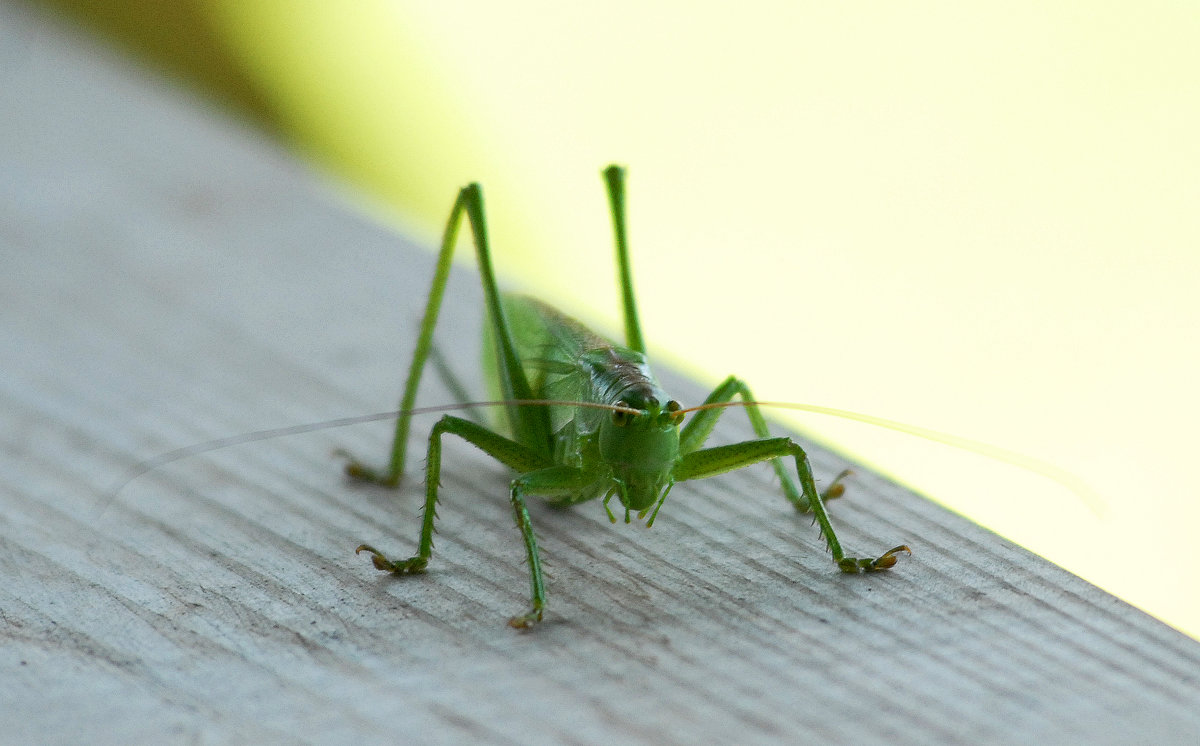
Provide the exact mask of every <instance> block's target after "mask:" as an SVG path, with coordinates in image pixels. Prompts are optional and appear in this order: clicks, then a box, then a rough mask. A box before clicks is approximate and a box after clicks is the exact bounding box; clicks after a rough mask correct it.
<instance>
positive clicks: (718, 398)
mask: <svg viewBox="0 0 1200 746" xmlns="http://www.w3.org/2000/svg"><path fill="white" fill-rule="evenodd" d="M735 396H737V397H741V400H742V401H744V402H753V401H754V395H753V394H751V393H750V387H749V386H747V385H746V383H745V381H743V380H741V379H740V378H738V377H737V376H729V377H728V378H726V379H725V380H724V381H722V382H721V384H720V385H719V386H717V387H716V388H715V389H713V391H712V393H711V394H709V395H708V398H707V399H705V400H704V403H705V404H717V403H724V402H729V401H733V398H734V397H735ZM743 409H745V410H746V416H747V417H749V418H750V425H751V426H752V427H753V428H754V434H755V435H757V436H758V437H760V438H770V437H772V436H771V432H770V430H768V429H767V421H766V419H764V418H763V416H762V412H760V411H759V409H758V407H756V406H754V405H748V406H746V407H743ZM724 412H725V408H724V407H716V408H713V409H702V410H700V411H699V412H696V413H695V414H694V415H692V418H691V420H689V421H688V423H687V424H686V425H684V426H683V429H682V430H681V431H680V433H679V452H680V453H682V454H684V455H686V454H689V453H691V452H693V451H696V450H697V449H699V448H701V447H702V446H703V445H704V442H705V441H706V440H708V436H709V435H710V434H712V431H713V428H714V427H716V424H717V420H718V419H720V417H721V415H722V414H723V413H724ZM771 467H772V468H774V469H775V474H776V475H777V476H778V477H779V483H780V484H781V485H782V486H783V494H784V495H785V496H786V497H787V499H788V501H789V502H790V503H791V504H792V505H794V506H795V507H796V510H799V511H800V512H802V513H807V512H808V511H809V510H811V508H810V507H809V505H810V504H809V501H808V499H807V498H806V497H804V495H803V493H802V492H801V491H800V490H799V489H797V488H796V483H795V482H794V481H793V480H792V477H791V475H789V474H788V472H787V468H786V466H785V465H784V463H783V459H782V458H777V459H774V460H773V461H771ZM849 475H850V470H849V469H845V470H843V471H842V472H841V473H840V474H838V475H837V476H836V477H834V479H833V481H832V482H830V483H829V485H828V486H827V487H826V488H825V489H824V490H823V491H822V492H821V499H822V500H832V499H834V498H837V497H841V496H842V495H844V494H845V493H846V487H845V485H844V484H842V480H843V479H845V478H846V477H848V476H849Z"/></svg>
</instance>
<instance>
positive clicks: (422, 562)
mask: <svg viewBox="0 0 1200 746" xmlns="http://www.w3.org/2000/svg"><path fill="white" fill-rule="evenodd" d="M362 552H370V553H371V563H372V564H373V565H375V569H376V570H379V571H380V572H390V573H395V574H396V575H414V574H416V573H419V572H425V566H426V565H428V564H429V559H428V558H427V557H409V558H408V559H406V560H404V561H403V562H392V561H391V560H390V559H388V558H387V557H385V556H384V554H383V552H381V551H379V550H378V549H376V548H375V547H373V546H371V545H370V544H360V545H359V546H358V549H355V550H354V553H355V554H360V553H362Z"/></svg>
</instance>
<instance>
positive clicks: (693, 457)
mask: <svg viewBox="0 0 1200 746" xmlns="http://www.w3.org/2000/svg"><path fill="white" fill-rule="evenodd" d="M787 456H791V457H792V460H793V461H794V462H795V464H796V476H797V477H798V478H799V480H800V486H801V488H802V489H803V490H804V493H803V497H804V499H805V501H806V504H807V505H808V506H809V508H810V509H811V510H812V513H813V518H814V519H815V520H816V522H817V523H818V524H819V525H820V527H821V535H822V536H823V537H825V545H826V546H827V547H828V548H829V552H830V554H832V555H833V562H834V564H836V565H837V566H838V568H839V569H841V570H842V571H843V572H869V571H872V570H886V569H887V568H889V567H891V566H893V565H895V564H896V560H897V559H898V556H897V555H899V554H900V553H901V552H903V553H905V554H912V551H911V550H910V549H909V548H908V547H907V546H905V545H903V544H901V545H900V546H897V547H893V548H892V549H889V550H888V551H886V552H884V553H883V554H881V555H879V556H878V557H875V558H858V557H847V556H846V553H845V552H844V551H842V544H841V542H840V541H838V537H837V533H836V532H835V531H834V530H833V524H832V523H830V521H829V515H828V514H827V513H826V512H825V504H824V503H823V502H822V500H821V496H820V495H818V494H817V488H816V485H815V484H814V482H813V474H812V467H811V466H810V465H809V463H808V454H806V453H805V452H804V449H803V448H801V447H800V446H799V445H797V444H796V443H795V442H794V441H793V440H792V439H791V438H764V439H762V440H748V441H745V442H744V443H734V444H733V445H728V446H717V447H715V448H705V449H703V450H700V451H693V452H691V453H689V454H687V455H686V456H684V457H683V458H681V459H680V460H679V464H678V465H676V467H675V471H674V476H675V479H676V480H678V481H684V480H687V479H704V478H706V477H711V476H715V475H717V474H723V473H725V472H727V471H733V470H734V469H740V468H742V467H744V466H749V465H750V464H756V463H759V462H760V461H766V460H768V459H776V460H779V459H781V458H784V457H787ZM835 484H836V480H835Z"/></svg>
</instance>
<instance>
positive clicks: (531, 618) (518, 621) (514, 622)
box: [508, 609, 542, 629]
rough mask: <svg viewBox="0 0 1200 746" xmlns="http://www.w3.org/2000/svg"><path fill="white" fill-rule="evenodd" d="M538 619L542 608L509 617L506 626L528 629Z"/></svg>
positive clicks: (540, 616) (540, 619) (540, 618)
mask: <svg viewBox="0 0 1200 746" xmlns="http://www.w3.org/2000/svg"><path fill="white" fill-rule="evenodd" d="M540 621H542V610H541V609H532V610H530V612H529V613H528V614H522V615H521V616H515V617H513V618H512V619H509V620H508V626H510V627H512V628H513V629H529V628H531V627H532V626H533V625H535V624H537V623H538V622H540Z"/></svg>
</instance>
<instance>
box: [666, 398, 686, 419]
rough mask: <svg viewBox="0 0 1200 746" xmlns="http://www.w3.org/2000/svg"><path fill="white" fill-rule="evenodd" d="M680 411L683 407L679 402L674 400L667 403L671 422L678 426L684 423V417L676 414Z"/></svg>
mask: <svg viewBox="0 0 1200 746" xmlns="http://www.w3.org/2000/svg"><path fill="white" fill-rule="evenodd" d="M680 409H682V407H681V406H680V405H679V402H677V401H675V400H674V399H672V400H671V401H669V402H667V413H668V414H670V415H671V422H673V423H674V424H676V425H678V424H679V423H680V422H682V421H683V415H682V414H676V412H678V411H679V410H680Z"/></svg>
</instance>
